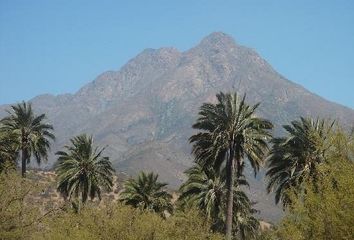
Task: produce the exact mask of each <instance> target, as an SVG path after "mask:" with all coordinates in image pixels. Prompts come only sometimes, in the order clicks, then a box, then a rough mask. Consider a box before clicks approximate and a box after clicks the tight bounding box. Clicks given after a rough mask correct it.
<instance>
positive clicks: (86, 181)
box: [56, 135, 114, 203]
mask: <svg viewBox="0 0 354 240" xmlns="http://www.w3.org/2000/svg"><path fill="white" fill-rule="evenodd" d="M65 149H66V151H59V152H57V153H56V154H57V155H58V156H59V158H58V163H57V166H56V173H57V174H58V179H59V183H58V191H59V192H60V193H62V194H63V195H64V197H67V198H69V199H71V198H72V197H74V198H76V199H80V200H81V201H82V202H83V203H85V202H86V201H87V199H88V197H90V198H91V199H94V198H95V197H96V196H98V198H99V199H101V192H102V190H106V191H111V189H112V186H113V173H114V169H113V167H112V164H111V162H110V161H109V158H108V157H102V153H103V151H104V148H103V149H99V148H98V147H96V148H94V146H93V139H92V137H91V136H87V135H80V136H77V137H74V138H73V139H71V146H65Z"/></svg>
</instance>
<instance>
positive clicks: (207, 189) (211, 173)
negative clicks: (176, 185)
mask: <svg viewBox="0 0 354 240" xmlns="http://www.w3.org/2000/svg"><path fill="white" fill-rule="evenodd" d="M185 173H186V174H187V176H188V180H187V181H186V182H185V183H184V184H183V185H182V186H181V188H180V193H181V195H180V197H179V199H178V201H179V202H180V205H181V206H182V207H185V206H194V207H196V208H198V209H199V210H200V211H201V212H203V213H204V214H205V216H206V218H207V219H208V220H209V221H211V223H212V229H213V230H214V231H218V232H223V231H224V229H225V208H226V188H225V174H222V173H224V171H222V172H221V173H220V172H218V171H215V170H214V169H213V168H209V169H203V168H202V167H201V166H200V165H198V164H197V165H195V166H194V167H192V168H190V169H188V170H187V171H186V172H185ZM241 184H245V180H243V179H242V178H241V179H238V181H235V187H234V194H233V198H234V204H233V208H234V211H233V212H234V215H233V224H234V226H235V228H234V234H233V235H237V234H240V235H242V239H248V238H249V237H253V236H254V235H255V234H256V233H257V232H258V230H259V222H258V220H257V219H255V218H254V217H253V216H252V214H253V212H254V210H253V209H252V204H251V202H250V200H249V199H248V197H247V195H246V194H245V193H244V192H243V191H242V190H241V189H240V188H239V186H240V185H241Z"/></svg>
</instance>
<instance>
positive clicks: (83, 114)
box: [0, 32, 354, 220]
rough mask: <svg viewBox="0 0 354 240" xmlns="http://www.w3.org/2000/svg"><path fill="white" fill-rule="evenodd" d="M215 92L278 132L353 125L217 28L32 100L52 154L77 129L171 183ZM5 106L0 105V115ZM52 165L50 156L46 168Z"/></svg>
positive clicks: (270, 213) (125, 167)
mask: <svg viewBox="0 0 354 240" xmlns="http://www.w3.org/2000/svg"><path fill="white" fill-rule="evenodd" d="M299 71H301V69H299ZM219 91H237V92H238V93H240V94H243V93H247V100H248V102H250V103H256V102H261V106H260V107H259V114H260V115H261V116H263V117H265V118H268V119H270V120H272V121H273V122H274V123H275V124H276V126H277V127H276V129H275V132H276V133H277V134H279V133H280V129H281V125H282V124H285V123H288V122H289V121H291V120H294V119H296V118H298V117H299V116H313V117H316V116H321V117H328V118H331V119H333V118H336V119H338V120H339V121H340V122H341V123H342V124H344V125H351V124H352V123H353V122H354V111H353V110H352V109H350V108H347V107H344V106H341V105H339V104H335V103H332V102H329V101H327V100H325V99H323V98H321V97H319V96H317V95H315V94H313V93H311V92H309V91H307V90H306V89H304V88H303V87H301V86H299V85H297V84H295V83H293V82H290V81H289V80H287V79H286V78H284V77H283V76H281V75H280V74H279V73H277V72H276V71H275V70H274V69H273V68H272V67H271V66H270V65H269V64H268V63H267V62H266V61H265V60H264V59H262V57H261V56H259V55H258V54H257V53H256V52H255V51H253V50H252V49H250V48H247V47H244V46H240V45H238V44H237V43H236V42H235V41H234V40H233V39H232V38H231V37H230V36H228V35H226V34H224V33H220V32H216V33H212V34H210V35H209V36H207V37H205V38H204V39H203V40H202V41H201V42H200V43H199V44H198V45H197V46H196V47H194V48H192V49H190V50H188V51H185V52H179V51H178V50H177V49H175V48H160V49H146V50H144V51H143V52H142V53H140V54H139V55H138V56H136V57H135V58H133V59H131V60H130V61H129V62H128V63H127V64H126V65H124V66H123V67H122V68H121V69H120V70H119V71H108V72H105V73H102V74H101V75H100V76H98V77H97V78H96V79H95V80H94V81H93V82H91V83H89V84H87V85H85V86H84V87H82V88H81V89H80V90H79V91H78V92H77V93H75V94H64V95H58V96H53V95H48V94H47V95H40V96H37V97H35V98H33V99H32V100H31V102H32V103H33V105H34V108H35V110H36V111H38V112H44V113H47V115H48V117H49V120H50V122H51V123H53V125H54V127H55V133H56V137H57V140H56V142H55V144H54V146H53V148H52V150H53V151H52V152H55V151H57V150H59V149H60V148H61V147H63V145H65V144H67V143H68V140H69V139H70V138H71V137H73V136H75V135H77V134H80V133H89V134H93V135H94V137H95V140H96V143H97V144H99V145H107V149H106V155H108V156H109V157H110V159H111V161H112V162H113V163H114V166H115V167H116V168H117V169H119V171H123V172H127V173H128V174H135V173H137V172H138V171H140V170H149V171H151V170H152V171H155V172H157V173H159V175H160V176H161V179H162V180H164V181H167V182H169V183H170V184H171V186H172V187H173V188H176V187H177V186H178V185H179V184H180V183H181V182H182V181H183V180H184V175H183V171H184V170H185V169H186V168H188V167H189V166H191V164H192V156H191V155H190V149H191V147H190V145H189V144H188V138H189V137H190V136H191V134H192V133H193V130H192V128H191V125H192V123H193V122H194V120H195V119H196V118H197V113H198V108H199V107H200V105H201V104H202V103H203V102H206V101H214V100H215V94H216V93H217V92H219ZM6 108H8V105H3V106H0V116H1V117H2V116H4V115H5V114H6V113H5V111H4V109H6ZM54 162H55V157H54V155H53V154H52V155H51V157H50V159H49V163H48V165H47V167H50V166H52V164H53V163H54ZM249 175H252V174H251V172H250V171H249ZM249 179H250V181H251V185H252V187H251V191H252V192H251V193H252V197H253V199H254V200H257V201H259V208H260V209H261V210H262V216H264V217H265V218H269V219H272V220H274V219H276V216H277V215H278V214H279V211H278V210H277V208H275V207H274V205H273V198H272V196H268V195H266V194H265V190H264V181H263V179H262V174H260V176H259V177H258V178H257V179H253V178H252V177H250V178H249Z"/></svg>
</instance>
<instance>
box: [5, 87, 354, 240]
mask: <svg viewBox="0 0 354 240" xmlns="http://www.w3.org/2000/svg"><path fill="white" fill-rule="evenodd" d="M217 100H218V101H217V103H216V104H208V103H205V104H203V105H202V107H201V111H200V113H199V115H200V116H199V119H198V120H197V122H196V124H195V125H194V126H193V127H194V128H195V129H198V130H199V131H200V132H199V133H197V134H195V135H193V136H192V137H191V139H190V141H191V143H193V153H194V156H195V164H194V166H193V167H191V168H190V169H188V170H187V171H186V172H185V174H186V176H187V181H186V182H184V183H183V184H182V186H181V187H180V189H179V198H178V200H177V202H173V200H172V195H171V194H170V193H168V192H167V190H166V186H167V184H166V183H161V182H159V181H158V175H157V174H155V173H152V172H151V173H144V172H141V173H140V174H139V175H138V176H137V177H136V178H135V179H134V178H133V179H129V180H127V181H126V182H125V183H124V184H123V190H122V191H121V192H120V193H119V201H115V200H111V199H109V198H103V192H104V191H106V192H109V191H111V190H112V187H113V175H114V169H113V167H112V164H111V162H110V161H109V158H108V157H105V156H103V152H104V148H99V147H95V146H94V144H93V139H92V137H91V136H88V135H85V134H83V135H80V136H77V137H74V138H72V139H71V144H70V145H68V146H65V149H64V150H63V151H59V152H57V155H58V161H57V164H56V167H55V170H56V173H57V180H58V182H55V184H56V185H57V190H58V192H59V193H61V194H62V195H63V196H64V200H65V199H67V200H71V201H77V202H83V203H85V204H83V205H82V208H81V209H80V211H78V209H77V208H76V206H75V204H73V205H70V202H69V201H62V198H59V199H55V198H53V197H51V196H50V195H48V196H47V197H44V195H45V192H46V191H47V189H49V188H51V187H52V186H51V185H48V183H45V182H44V181H43V180H42V179H40V178H38V176H36V175H35V174H34V175H33V174H31V173H28V174H27V177H26V178H23V177H21V175H20V174H19V173H17V170H16V161H17V160H18V158H19V157H21V163H22V176H25V174H26V164H27V163H28V161H29V160H30V159H31V156H32V155H33V156H34V157H35V158H36V159H37V161H38V163H40V162H41V161H42V160H43V159H46V158H47V156H48V150H49V146H50V144H49V143H50V140H51V139H54V135H53V132H52V130H53V127H52V126H51V125H50V124H46V123H43V121H44V119H45V115H44V114H42V115H38V116H36V115H34V114H33V111H32V108H31V105H30V104H26V103H22V104H19V105H17V106H12V112H9V116H7V117H5V118H4V119H2V120H1V123H0V196H1V201H0V239H132V240H133V239H172V240H173V239H176V240H177V239H195V240H197V239H203V240H204V239H224V238H225V237H226V238H227V239H230V238H232V239H239V240H252V239H254V240H305V239H331V240H337V239H338V240H339V239H341V240H343V239H344V240H349V239H353V236H354V213H353V211H352V209H354V181H353V172H354V133H353V132H352V133H348V132H347V131H345V130H343V129H341V128H340V126H338V125H335V124H334V122H328V121H325V120H322V119H316V120H313V119H310V118H300V120H296V121H293V122H291V124H290V125H285V126H284V130H285V132H286V135H284V136H283V137H276V138H273V139H272V140H271V141H270V143H271V144H272V147H271V150H270V152H268V140H270V137H271V136H270V133H269V131H270V129H271V128H272V124H271V123H270V122H269V121H267V120H264V119H261V118H258V117H255V115H254V114H255V110H256V109H257V106H258V105H254V106H249V105H247V104H246V103H245V97H243V98H242V99H239V98H238V97H237V95H236V94H223V93H220V94H218V95H217ZM268 154H269V155H268ZM267 155H268V157H267ZM265 157H267V177H268V190H269V191H275V198H276V199H275V200H276V201H277V202H282V204H283V206H284V210H285V217H284V218H283V219H282V220H281V222H280V223H279V224H277V225H275V226H273V227H272V228H271V229H269V230H267V231H261V230H260V224H259V221H258V220H257V219H256V218H255V217H254V213H255V212H256V210H254V209H253V204H252V202H251V200H250V199H249V198H248V196H247V195H246V194H245V192H244V191H243V189H244V188H243V186H246V185H247V182H246V180H245V177H244V175H243V168H244V164H245V159H248V160H249V162H250V165H251V166H252V167H253V170H254V172H255V173H256V172H257V171H258V170H259V168H260V165H261V164H262V163H263V159H264V158H265ZM24 159H25V160H26V161H23V160H24ZM23 163H25V165H23ZM53 188H55V187H53ZM230 191H231V192H230ZM230 196H232V199H231V200H232V201H231V202H230ZM96 197H98V198H99V199H100V200H101V199H103V201H88V200H89V199H91V200H94V199H95V198H96ZM230 206H231V207H232V209H231V211H230ZM230 213H231V215H230ZM230 216H231V223H232V225H233V227H231V233H230V232H229V231H230V225H229V224H230V222H229V220H230V219H229V218H230ZM225 232H226V234H225Z"/></svg>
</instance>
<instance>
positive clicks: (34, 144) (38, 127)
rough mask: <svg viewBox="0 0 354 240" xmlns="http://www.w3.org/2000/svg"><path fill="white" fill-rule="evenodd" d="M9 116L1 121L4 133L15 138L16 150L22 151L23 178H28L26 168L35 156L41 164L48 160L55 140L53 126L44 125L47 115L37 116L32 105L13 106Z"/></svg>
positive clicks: (23, 103)
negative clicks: (52, 141) (51, 144)
mask: <svg viewBox="0 0 354 240" xmlns="http://www.w3.org/2000/svg"><path fill="white" fill-rule="evenodd" d="M11 110H12V111H8V113H9V116H7V117H5V118H3V119H2V120H1V123H2V127H1V128H2V131H5V132H8V133H10V134H12V135H13V136H15V138H16V140H15V141H14V142H15V143H16V144H17V147H16V149H18V150H21V157H22V176H23V177H25V176H26V166H27V164H28V163H29V162H30V160H31V156H32V155H33V156H34V157H35V159H36V160H37V163H38V164H40V163H41V162H42V160H45V161H46V160H47V159H48V150H49V149H50V140H54V139H55V137H54V135H53V126H52V125H50V124H48V123H44V122H43V121H44V120H45V119H46V116H45V114H40V115H35V114H34V113H33V111H32V106H31V104H30V103H29V104H27V103H25V102H22V103H21V104H18V105H14V106H11Z"/></svg>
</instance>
